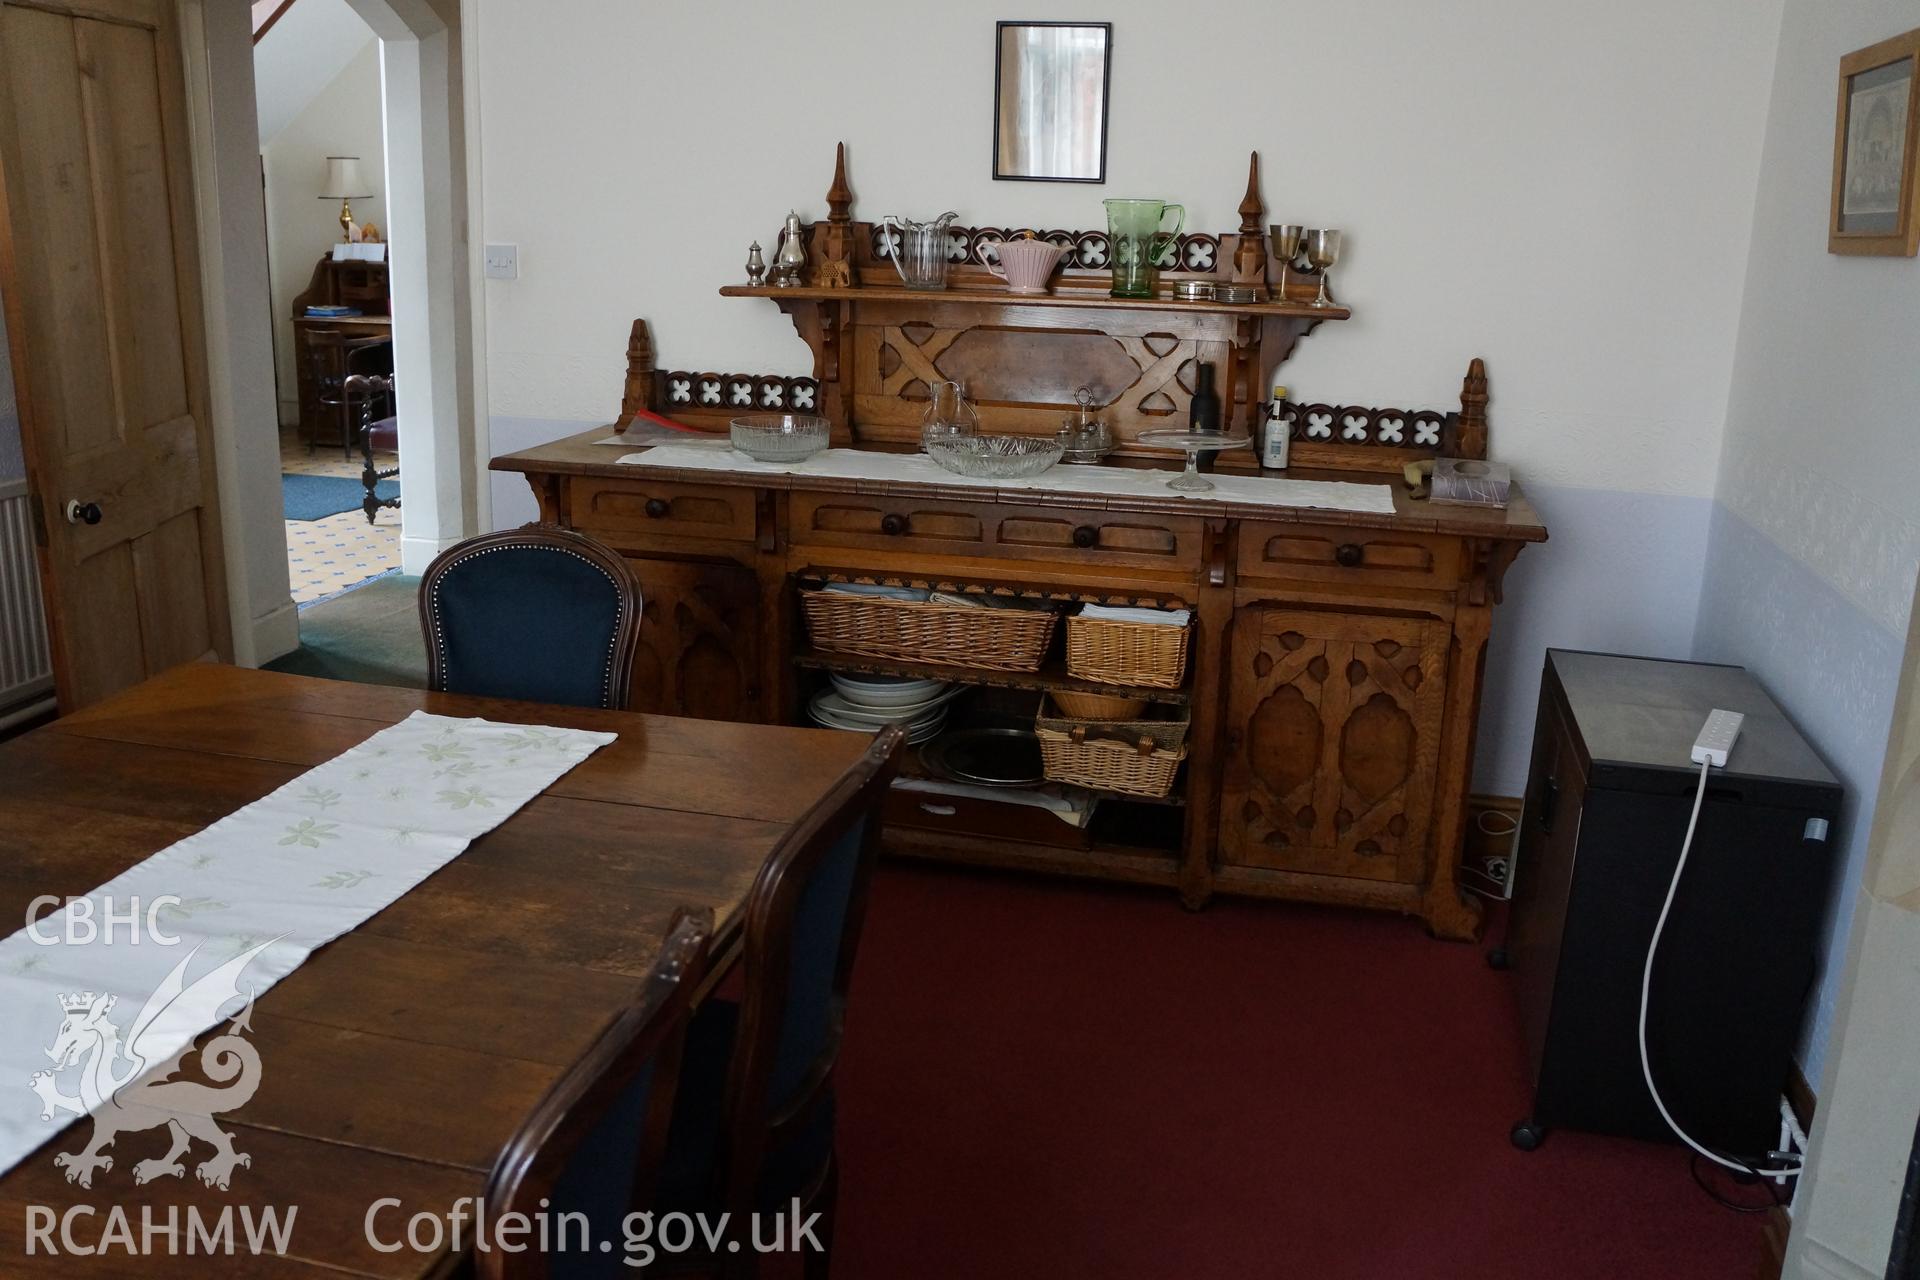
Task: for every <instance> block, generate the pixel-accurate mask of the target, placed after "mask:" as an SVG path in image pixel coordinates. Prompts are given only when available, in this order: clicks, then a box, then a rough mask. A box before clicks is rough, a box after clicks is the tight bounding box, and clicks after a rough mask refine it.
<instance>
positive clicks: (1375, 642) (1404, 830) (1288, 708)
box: [1220, 604, 1449, 884]
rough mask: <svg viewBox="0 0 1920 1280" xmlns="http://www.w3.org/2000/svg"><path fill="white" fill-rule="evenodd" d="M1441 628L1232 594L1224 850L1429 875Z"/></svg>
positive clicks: (1250, 857) (1329, 866)
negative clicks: (1248, 600) (1241, 602)
mask: <svg viewBox="0 0 1920 1280" xmlns="http://www.w3.org/2000/svg"><path fill="white" fill-rule="evenodd" d="M1448 642H1449V631H1448V628H1447V625H1446V624H1445V623H1443V622H1439V621H1436V620H1433V619H1422V618H1398V617H1375V616H1368V615H1359V614H1339V613H1315V612H1311V611H1307V610H1299V609H1288V608H1281V607H1275V606H1268V605H1259V604H1255V605H1249V606H1244V607H1242V608H1241V609H1240V610H1239V611H1238V613H1236V615H1235V617H1234V622H1233V633H1232V644H1231V646H1230V653H1231V655H1232V656H1231V668H1230V670H1229V671H1228V673H1227V724H1228V726H1229V730H1228V742H1227V758H1226V762H1225V768H1224V770H1223V775H1222V782H1221V804H1220V854H1221V858H1222V860H1223V861H1224V862H1227V863H1230V864H1235V865H1239V866H1249V867H1268V868H1275V869H1279V870H1285V871H1301V872H1311V873H1317V874H1322V875H1333V876H1350V877H1358V878H1363V879H1369V880H1390V881H1396V882H1400V883H1405V884H1418V883H1421V882H1423V881H1425V880H1426V878H1427V865H1426V859H1427V837H1428V827H1429V822H1430V819H1431V816H1432V810H1433V793H1434V784H1435V780H1436V779H1435V774H1436V771H1437V768H1438V762H1439V755H1440V731H1441V722H1442V718H1443V716H1442V713H1443V711H1444V708H1445V703H1446V698H1445V692H1446V689H1445V686H1446V670H1447V649H1448Z"/></svg>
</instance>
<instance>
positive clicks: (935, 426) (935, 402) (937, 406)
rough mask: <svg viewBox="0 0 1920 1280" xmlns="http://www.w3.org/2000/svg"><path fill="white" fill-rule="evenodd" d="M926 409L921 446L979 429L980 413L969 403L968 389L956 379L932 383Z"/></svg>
mask: <svg viewBox="0 0 1920 1280" xmlns="http://www.w3.org/2000/svg"><path fill="white" fill-rule="evenodd" d="M927 390H928V392H929V393H930V398H929V399H928V400H927V409H926V412H925V413H923V414H921V415H920V447H921V448H922V449H924V448H926V447H927V442H928V441H929V440H951V439H953V438H954V437H955V436H971V435H978V434H979V433H980V414H979V412H978V411H977V410H976V409H974V407H973V406H972V405H971V404H969V403H967V393H966V389H965V388H964V387H962V386H961V385H960V384H959V383H957V382H936V383H934V384H933V385H932V386H931V387H929V388H928V389H927Z"/></svg>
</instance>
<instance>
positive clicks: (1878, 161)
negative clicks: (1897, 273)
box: [1827, 31, 1920, 258]
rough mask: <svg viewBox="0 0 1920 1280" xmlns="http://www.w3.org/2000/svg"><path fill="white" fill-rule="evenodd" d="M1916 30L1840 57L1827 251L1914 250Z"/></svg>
mask: <svg viewBox="0 0 1920 1280" xmlns="http://www.w3.org/2000/svg"><path fill="white" fill-rule="evenodd" d="M1916 71H1920V31H1909V32H1908V33H1907V34H1905V35H1903V36H1895V37H1894V38H1893V39H1891V40H1882V41H1881V42H1880V43H1879V44H1876V45H1872V46H1870V47H1869V48H1865V49H1861V50H1860V51H1858V52H1857V53H1850V54H1848V55H1847V56H1846V57H1844V58H1842V59H1840V105H1839V107H1838V111H1837V118H1836V120H1835V123H1834V130H1833V209H1832V213H1831V215H1830V217H1829V219H1828V225H1827V252H1828V253H1862V254H1885V255H1905V256H1906V257H1909V258H1911V257H1913V256H1914V254H1915V253H1916V251H1920V190H1916V176H1917V175H1916V169H1915V153H1916V151H1920V79H1916Z"/></svg>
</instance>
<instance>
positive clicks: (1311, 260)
mask: <svg viewBox="0 0 1920 1280" xmlns="http://www.w3.org/2000/svg"><path fill="white" fill-rule="evenodd" d="M1338 261H1340V233H1339V232H1338V231H1328V230H1319V231H1309V232H1307V262H1308V264H1309V265H1311V266H1312V267H1313V269H1314V270H1316V271H1318V272H1319V273H1320V294H1319V296H1318V297H1316V298H1315V299H1314V300H1313V305H1314V306H1316V307H1330V306H1332V305H1333V299H1332V298H1329V297H1328V296H1327V272H1328V271H1329V270H1330V269H1331V268H1332V267H1333V264H1334V263H1336V262H1338Z"/></svg>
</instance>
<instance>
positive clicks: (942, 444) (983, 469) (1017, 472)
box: [927, 436, 1060, 480]
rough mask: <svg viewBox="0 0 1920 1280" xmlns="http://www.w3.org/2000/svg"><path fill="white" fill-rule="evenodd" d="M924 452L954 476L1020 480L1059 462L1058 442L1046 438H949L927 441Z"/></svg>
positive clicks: (1051, 438)
mask: <svg viewBox="0 0 1920 1280" xmlns="http://www.w3.org/2000/svg"><path fill="white" fill-rule="evenodd" d="M927 452H928V453H929V454H931V455H932V457H933V460H934V461H935V462H937V463H939V464H940V465H941V466H943V467H945V468H946V469H947V470H949V471H951V472H953V473H954V474H955V475H960V476H971V477H973V478H975V479H980V480H1021V479H1024V478H1026V477H1027V476H1037V475H1039V474H1040V473H1041V472H1042V471H1045V470H1046V469H1047V468H1048V467H1051V466H1052V465H1053V464H1054V463H1056V462H1058V461H1060V441H1059V440H1057V439H1054V438H1053V437H1050V436H952V437H949V438H948V439H945V440H929V441H927Z"/></svg>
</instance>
